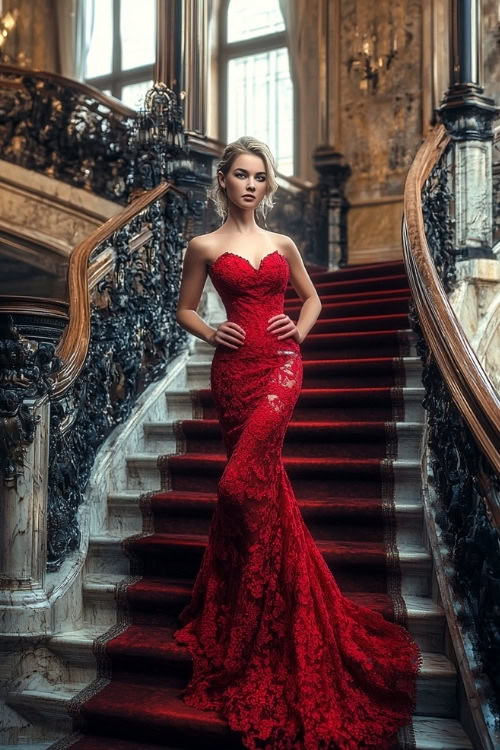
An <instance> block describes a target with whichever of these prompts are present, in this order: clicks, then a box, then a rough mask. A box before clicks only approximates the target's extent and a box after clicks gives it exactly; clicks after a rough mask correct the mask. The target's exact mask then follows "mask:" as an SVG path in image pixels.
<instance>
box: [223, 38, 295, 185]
mask: <svg viewBox="0 0 500 750" xmlns="http://www.w3.org/2000/svg"><path fill="white" fill-rule="evenodd" d="M227 91H228V92H230V94H228V98H227V118H228V120H227V129H228V135H227V138H228V142H230V141H234V140H236V139H237V138H239V137H240V136H242V135H251V136H254V137H255V138H259V139H260V140H261V141H264V142H265V143H267V145H268V146H269V148H270V149H271V151H272V153H273V155H274V158H275V161H276V168H277V169H278V171H279V172H282V173H283V174H287V175H290V174H293V85H292V81H291V78H290V70H289V66H288V50H287V48H286V47H282V48H280V49H277V50H270V51H269V52H263V53H259V54H258V55H248V56H246V57H236V58H233V59H230V60H229V65H228V87H227Z"/></svg>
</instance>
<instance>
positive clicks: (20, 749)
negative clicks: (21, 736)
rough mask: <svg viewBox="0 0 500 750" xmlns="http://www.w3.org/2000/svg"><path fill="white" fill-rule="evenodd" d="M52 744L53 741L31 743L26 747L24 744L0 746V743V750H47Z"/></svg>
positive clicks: (0, 744)
mask: <svg viewBox="0 0 500 750" xmlns="http://www.w3.org/2000/svg"><path fill="white" fill-rule="evenodd" d="M54 742H55V740H47V742H33V743H31V744H28V745H26V744H25V743H24V742H23V743H21V744H20V745H2V743H0V750H48V748H49V747H50V746H51V745H53V744H54Z"/></svg>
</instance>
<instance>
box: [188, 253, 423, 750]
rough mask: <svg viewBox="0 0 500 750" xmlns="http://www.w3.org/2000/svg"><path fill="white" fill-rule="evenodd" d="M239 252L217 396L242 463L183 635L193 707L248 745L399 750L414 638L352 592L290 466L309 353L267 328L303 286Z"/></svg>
mask: <svg viewBox="0 0 500 750" xmlns="http://www.w3.org/2000/svg"><path fill="white" fill-rule="evenodd" d="M289 271H290V269H289V265H288V261H287V260H286V258H285V257H284V256H283V255H282V254H281V253H279V252H278V251H275V252H273V253H271V254H268V255H266V256H265V257H264V258H263V259H262V262H261V264H260V266H259V268H258V269H256V268H254V267H253V266H252V265H251V263H250V262H249V261H248V260H246V259H245V258H243V257H242V256H240V255H236V254H235V253H231V252H226V253H224V254H223V255H221V256H219V257H218V258H217V260H216V262H215V263H214V264H213V265H212V266H211V268H210V271H209V273H210V276H211V279H212V281H213V284H214V286H215V288H216V289H217V291H218V293H219V294H220V296H221V298H222V301H223V303H224V305H225V308H226V312H227V319H228V320H231V321H234V322H236V323H238V324H239V325H241V326H242V328H243V329H244V330H245V331H246V339H245V342H244V343H243V344H241V345H240V346H239V348H238V349H237V350H236V349H230V348H229V347H226V346H224V345H223V344H219V345H218V346H217V347H216V349H215V352H214V358H213V363H212V369H211V388H212V393H213V398H214V401H215V403H216V406H217V410H218V417H219V420H220V426H221V430H222V434H223V437H224V442H225V445H226V449H227V456H228V462H227V464H226V466H225V469H224V472H223V474H222V476H221V479H220V482H219V485H218V503H217V506H216V510H215V512H214V515H213V518H212V521H211V524H210V529H209V537H208V546H207V547H206V550H205V553H204V556H203V559H202V562H201V567H200V570H199V573H198V576H197V578H196V581H195V584H194V588H193V593H192V599H191V602H190V603H189V604H188V605H187V606H186V607H185V608H184V610H183V611H182V613H181V614H180V623H181V625H182V626H183V627H181V629H179V630H177V631H176V632H175V633H174V637H175V639H176V640H177V642H179V643H183V644H186V645H187V647H188V649H189V651H190V653H191V655H192V658H193V676H192V678H191V680H190V682H189V684H188V686H187V688H186V690H185V691H184V692H183V694H182V697H183V700H184V701H185V703H186V704H188V705H190V706H195V707H197V708H201V709H211V710H216V711H219V712H220V713H221V714H222V716H223V717H224V718H225V719H226V720H227V722H228V724H229V726H230V727H231V728H232V729H234V730H236V731H239V732H241V736H242V741H243V744H244V745H245V747H248V748H267V749H268V750H285V749H286V750H292V748H293V750H299V749H302V748H304V750H318V748H325V749H326V748H328V749H330V748H332V749H333V748H341V749H342V750H360V749H361V748H378V749H379V750H388V749H389V748H393V747H395V746H396V747H397V744H396V745H395V744H394V738H395V733H396V732H397V730H398V729H399V728H400V727H402V726H405V725H407V724H408V723H409V722H410V720H411V716H412V713H413V710H414V707H415V693H416V675H417V673H418V671H419V667H420V652H419V649H418V646H417V645H416V644H415V643H414V641H413V639H412V638H411V636H410V635H409V633H408V632H407V631H406V630H405V629H404V628H403V627H402V626H400V625H396V624H394V623H391V622H389V621H387V620H386V619H384V617H382V615H381V614H379V613H378V612H374V611H373V610H371V609H369V608H368V607H363V606H360V605H357V604H355V603H353V602H351V601H350V600H349V599H348V598H347V597H345V596H343V594H342V593H341V591H340V589H339V588H338V586H337V583H336V582H335V579H334V577H333V576H332V573H331V572H330V569H329V568H328V566H327V564H326V562H325V561H324V559H323V557H322V555H321V553H320V551H319V550H318V548H317V546H316V543H315V541H314V539H313V537H312V536H311V534H310V532H309V530H308V528H307V526H306V525H305V523H304V521H303V518H302V515H301V512H300V509H299V506H298V504H297V500H296V498H295V495H294V492H293V490H292V486H291V484H290V480H289V478H288V475H287V474H286V472H285V470H284V466H283V461H282V455H281V451H282V446H283V441H284V436H285V431H286V428H287V425H288V423H289V420H290V418H291V416H292V412H293V409H294V406H295V403H296V401H297V398H298V396H299V392H300V389H301V384H302V356H301V351H300V345H299V344H298V343H297V342H296V341H295V340H293V339H291V338H287V339H280V340H278V338H277V335H276V334H275V333H274V332H272V331H271V332H269V331H266V328H267V326H268V325H269V322H268V320H269V318H270V317H271V316H272V315H275V314H277V313H282V312H283V302H284V292H285V289H286V287H287V283H288V280H289Z"/></svg>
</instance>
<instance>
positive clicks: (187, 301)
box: [176, 237, 217, 344]
mask: <svg viewBox="0 0 500 750" xmlns="http://www.w3.org/2000/svg"><path fill="white" fill-rule="evenodd" d="M206 280H207V266H206V262H205V260H204V255H203V252H202V249H201V247H200V242H199V238H198V237H193V238H192V239H191V240H189V242H188V244H187V248H186V252H185V254H184V265H183V268H182V278H181V286H180V290H179V300H178V302H177V312H176V320H177V322H178V324H179V325H180V326H182V328H185V329H186V331H189V333H192V334H193V335H194V336H197V337H198V338H199V339H202V340H203V341H207V342H208V343H209V344H212V343H213V341H212V340H213V337H214V336H215V334H216V332H217V330H216V329H215V328H211V327H210V326H209V325H207V324H206V323H205V321H204V320H203V318H202V317H200V316H199V315H198V313H197V312H196V308H197V307H198V305H199V304H200V299H201V293H202V292H203V287H204V286H205V282H206Z"/></svg>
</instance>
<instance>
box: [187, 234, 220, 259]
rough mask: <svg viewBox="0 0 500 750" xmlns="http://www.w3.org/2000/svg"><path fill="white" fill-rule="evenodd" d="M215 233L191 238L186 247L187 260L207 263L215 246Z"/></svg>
mask: <svg viewBox="0 0 500 750" xmlns="http://www.w3.org/2000/svg"><path fill="white" fill-rule="evenodd" d="M212 234H213V232H209V233H208V234H199V235H197V236H196V237H191V239H190V240H189V242H188V244H187V247H186V254H185V260H188V261H195V262H199V263H200V264H202V263H206V262H207V260H209V258H210V253H211V251H212V248H213V246H214V239H213V237H212Z"/></svg>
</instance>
